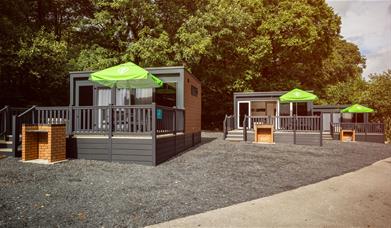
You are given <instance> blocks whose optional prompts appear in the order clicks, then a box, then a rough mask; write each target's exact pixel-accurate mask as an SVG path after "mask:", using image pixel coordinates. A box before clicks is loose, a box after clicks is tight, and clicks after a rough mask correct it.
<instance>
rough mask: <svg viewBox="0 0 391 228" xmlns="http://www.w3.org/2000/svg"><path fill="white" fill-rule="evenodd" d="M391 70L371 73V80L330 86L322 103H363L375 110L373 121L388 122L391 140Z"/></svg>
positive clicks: (357, 79) (357, 80)
mask: <svg viewBox="0 0 391 228" xmlns="http://www.w3.org/2000/svg"><path fill="white" fill-rule="evenodd" d="M390 88H391V70H390V69H389V70H387V71H385V72H383V73H381V74H371V75H370V76H369V81H365V80H363V79H362V78H356V79H352V80H348V81H345V82H338V83H337V84H335V85H331V86H328V87H327V89H326V90H325V91H326V95H325V96H324V99H323V100H322V103H329V104H354V103H361V104H364V105H367V106H368V107H370V108H373V109H374V110H375V113H373V114H371V115H370V118H371V121H381V122H384V123H385V124H386V128H387V138H388V140H391V90H390Z"/></svg>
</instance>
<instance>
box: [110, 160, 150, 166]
mask: <svg viewBox="0 0 391 228" xmlns="http://www.w3.org/2000/svg"><path fill="white" fill-rule="evenodd" d="M113 162H117V163H124V164H137V165H149V166H151V165H153V163H152V162H144V161H125V160H114V159H113Z"/></svg>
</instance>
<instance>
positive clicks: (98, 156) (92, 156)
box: [77, 154, 110, 161]
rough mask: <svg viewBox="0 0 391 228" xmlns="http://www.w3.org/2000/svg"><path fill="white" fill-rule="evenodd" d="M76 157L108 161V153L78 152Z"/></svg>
mask: <svg viewBox="0 0 391 228" xmlns="http://www.w3.org/2000/svg"><path fill="white" fill-rule="evenodd" d="M77 158H78V159H86V160H101V161H110V156H109V155H108V154H78V156H77Z"/></svg>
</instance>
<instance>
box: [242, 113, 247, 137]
mask: <svg viewBox="0 0 391 228" xmlns="http://www.w3.org/2000/svg"><path fill="white" fill-rule="evenodd" d="M246 120H247V115H244V120H243V141H245V142H247V121H246Z"/></svg>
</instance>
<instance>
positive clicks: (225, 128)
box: [223, 114, 228, 139]
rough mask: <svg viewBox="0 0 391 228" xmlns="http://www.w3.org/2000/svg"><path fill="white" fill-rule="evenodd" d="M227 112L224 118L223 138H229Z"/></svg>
mask: <svg viewBox="0 0 391 228" xmlns="http://www.w3.org/2000/svg"><path fill="white" fill-rule="evenodd" d="M227 134H228V132H227V114H225V117H224V120H223V139H226V138H227Z"/></svg>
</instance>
